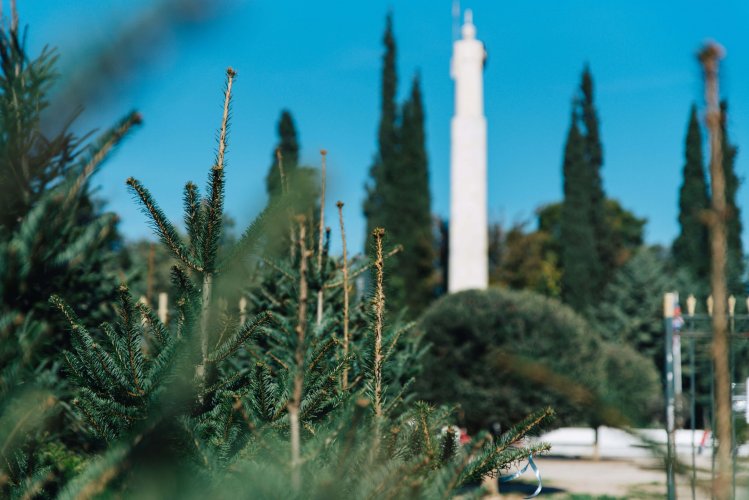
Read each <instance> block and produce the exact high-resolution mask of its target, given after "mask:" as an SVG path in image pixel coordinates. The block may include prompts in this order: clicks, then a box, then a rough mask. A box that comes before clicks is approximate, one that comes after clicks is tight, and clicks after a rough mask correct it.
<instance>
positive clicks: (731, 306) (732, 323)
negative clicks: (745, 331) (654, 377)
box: [728, 295, 736, 498]
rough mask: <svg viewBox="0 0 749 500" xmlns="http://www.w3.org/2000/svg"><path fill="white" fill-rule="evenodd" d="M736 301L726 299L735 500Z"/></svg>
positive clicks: (734, 490) (732, 471)
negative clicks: (734, 385) (734, 396)
mask: <svg viewBox="0 0 749 500" xmlns="http://www.w3.org/2000/svg"><path fill="white" fill-rule="evenodd" d="M735 307H736V299H735V298H734V296H733V295H731V296H730V297H729V298H728V313H729V314H730V322H729V324H728V355H729V363H730V365H729V366H730V368H729V370H730V371H729V373H730V376H731V379H730V381H729V382H730V383H729V387H730V388H731V498H736V425H735V424H736V422H735V419H734V413H733V392H734V391H733V383H734V382H733V381H734V380H736V373H735V371H736V364H735V362H734V352H733V351H734V349H733V335H734V332H735V331H736V323H735V321H736V319H735V316H734V310H735Z"/></svg>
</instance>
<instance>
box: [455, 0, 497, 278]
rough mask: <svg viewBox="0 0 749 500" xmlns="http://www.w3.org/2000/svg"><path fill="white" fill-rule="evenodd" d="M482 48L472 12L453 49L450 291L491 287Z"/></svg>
mask: <svg viewBox="0 0 749 500" xmlns="http://www.w3.org/2000/svg"><path fill="white" fill-rule="evenodd" d="M485 60H486V51H485V50H484V44H483V43H481V42H480V41H479V40H476V27H475V26H474V25H473V15H472V13H471V11H470V10H467V11H466V13H465V19H464V23H463V27H462V28H461V38H460V39H458V40H456V41H455V43H454V44H453V58H452V62H451V68H450V73H451V76H452V78H453V80H455V115H454V116H453V119H452V124H451V144H450V261H449V272H448V290H449V292H451V293H452V292H457V291H460V290H468V289H471V288H479V289H485V288H486V287H487V286H488V283H489V257H488V244H489V243H488V232H489V229H488V225H487V205H486V192H487V187H486V117H485V116H484V74H483V73H484V61H485Z"/></svg>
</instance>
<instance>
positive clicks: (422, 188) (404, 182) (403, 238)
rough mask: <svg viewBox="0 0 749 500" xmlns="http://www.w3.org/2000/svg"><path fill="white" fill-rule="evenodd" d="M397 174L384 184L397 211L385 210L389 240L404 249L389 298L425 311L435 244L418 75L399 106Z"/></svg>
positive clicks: (431, 288) (397, 260) (431, 289)
mask: <svg viewBox="0 0 749 500" xmlns="http://www.w3.org/2000/svg"><path fill="white" fill-rule="evenodd" d="M400 145H401V146H400V155H399V168H398V175H397V177H395V178H393V183H392V185H390V186H388V190H390V191H391V192H392V194H393V200H395V201H397V203H398V206H397V209H394V210H393V211H390V212H388V213H386V214H385V217H386V223H387V224H388V225H387V227H388V228H390V233H391V239H392V240H393V241H394V242H397V243H399V244H402V245H403V247H404V250H403V252H402V253H401V254H399V255H396V256H395V257H394V263H393V264H392V269H393V273H392V278H391V280H390V282H389V285H390V286H389V288H390V289H391V295H390V300H391V302H393V303H394V304H396V305H397V306H402V305H407V306H408V307H409V309H410V310H411V312H413V313H418V312H420V311H421V310H422V309H424V308H425V307H426V306H427V305H428V303H429V301H430V299H431V298H432V297H433V295H434V246H433V242H432V227H431V201H430V196H429V171H428V159H427V153H426V145H425V134H424V107H423V104H422V98H421V86H420V83H419V78H418V77H416V78H414V80H413V84H412V87H411V94H410V96H409V98H408V100H407V101H406V102H405V103H404V105H403V108H402V124H401V127H400Z"/></svg>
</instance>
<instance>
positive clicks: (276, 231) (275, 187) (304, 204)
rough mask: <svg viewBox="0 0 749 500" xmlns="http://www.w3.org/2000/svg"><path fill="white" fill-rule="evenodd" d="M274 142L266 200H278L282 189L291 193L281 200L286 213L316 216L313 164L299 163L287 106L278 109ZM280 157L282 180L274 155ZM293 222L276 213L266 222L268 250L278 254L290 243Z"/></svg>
mask: <svg viewBox="0 0 749 500" xmlns="http://www.w3.org/2000/svg"><path fill="white" fill-rule="evenodd" d="M277 131H278V143H277V144H276V147H275V148H273V153H272V155H273V156H272V158H273V160H272V162H271V166H270V169H269V170H268V175H266V177H265V188H266V192H267V193H268V201H269V203H275V202H279V200H280V199H281V195H282V193H283V192H284V191H286V192H288V193H291V194H292V195H291V196H289V197H288V199H287V200H286V201H285V203H287V204H288V208H289V214H295V213H301V214H305V215H310V220H316V219H315V217H316V215H315V214H317V213H318V212H319V208H316V207H319V205H317V200H318V198H319V191H320V181H319V176H318V171H317V169H315V168H312V167H307V166H302V165H300V164H299V149H300V146H299V139H298V136H297V130H296V126H295V124H294V118H293V116H292V115H291V112H290V111H289V110H286V109H284V110H283V111H281V117H280V118H279V120H278V127H277ZM279 155H280V157H281V162H282V163H281V166H282V167H283V175H284V180H283V183H282V182H281V169H280V168H279V163H278V158H279ZM292 226H293V224H292V222H291V221H289V220H288V217H285V216H280V219H279V220H278V221H277V223H276V224H272V225H270V227H269V229H268V233H267V234H266V238H267V240H268V241H269V242H270V244H269V250H270V252H271V253H272V254H276V255H277V254H278V252H279V251H280V249H281V248H287V247H288V245H289V243H290V234H291V233H290V231H291V228H292Z"/></svg>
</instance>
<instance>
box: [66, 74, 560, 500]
mask: <svg viewBox="0 0 749 500" xmlns="http://www.w3.org/2000/svg"><path fill="white" fill-rule="evenodd" d="M233 81H234V72H233V71H231V70H229V72H228V77H227V88H226V98H225V101H224V114H223V119H222V125H221V129H220V133H219V147H218V154H217V158H216V161H215V164H214V166H213V168H212V169H211V173H210V176H209V185H208V194H207V195H206V196H204V197H201V196H200V195H199V193H198V190H197V188H196V187H195V185H194V184H192V183H188V184H187V186H186V188H185V225H186V227H187V233H188V238H187V241H184V240H183V239H182V238H181V237H180V235H179V234H178V233H177V231H176V229H175V228H174V227H173V225H172V224H171V223H170V222H169V221H168V220H167V219H166V217H165V216H164V214H163V213H162V212H161V210H160V209H159V207H158V205H157V204H156V202H155V201H154V200H153V198H152V197H151V195H150V194H149V193H148V191H147V190H146V189H145V188H144V187H143V186H142V185H141V184H140V183H139V182H138V181H136V180H134V179H129V180H128V184H129V185H130V187H131V189H132V191H133V192H134V193H135V195H136V196H137V198H138V200H139V201H140V203H141V205H142V207H143V209H144V211H145V212H146V213H147V215H148V217H149V218H150V220H151V223H152V225H153V226H154V228H155V230H156V232H157V233H158V234H159V236H160V238H161V240H162V242H163V244H164V245H165V246H166V247H168V248H169V249H170V250H171V252H172V253H173V255H174V257H175V258H176V259H177V260H178V261H179V263H180V264H179V265H178V266H176V267H175V268H174V270H173V276H174V282H175V286H176V289H177V314H176V316H175V319H174V320H173V322H172V323H171V324H169V325H163V324H161V323H160V322H159V319H158V318H157V317H156V316H155V315H154V314H153V312H152V311H151V310H150V308H149V307H148V306H146V305H143V304H139V303H135V302H134V301H133V300H132V298H131V297H130V295H129V293H128V291H127V290H126V289H125V288H124V287H121V288H120V289H119V294H120V305H119V307H118V312H119V315H120V319H119V321H118V322H116V323H112V324H104V325H103V326H102V327H101V329H100V330H101V331H93V330H90V329H87V328H86V327H85V325H84V324H83V323H82V322H81V321H80V320H79V319H78V318H77V317H76V315H75V313H74V311H73V310H72V308H71V307H69V306H68V305H67V304H65V303H64V302H63V301H62V300H61V299H59V298H53V299H52V301H53V303H54V304H55V305H56V306H57V307H58V308H59V309H60V310H61V311H62V312H63V313H64V315H65V316H66V317H67V318H68V320H69V321H70V324H71V327H72V332H71V334H72V337H73V342H72V349H71V350H70V351H69V352H68V353H66V361H67V363H68V366H69V370H70V374H71V376H72V377H73V378H74V379H75V380H76V381H77V384H78V386H79V391H78V400H77V401H76V406H77V408H78V409H79V411H80V414H81V417H82V418H83V419H84V420H85V421H86V422H87V424H88V426H89V429H90V431H91V432H92V433H93V434H94V435H96V436H98V437H99V438H101V442H102V445H101V446H99V447H98V448H96V449H97V450H98V453H97V455H96V456H95V457H91V459H90V460H89V461H88V462H87V464H86V466H85V468H84V470H83V471H82V472H81V474H80V475H79V476H77V477H76V478H75V479H73V480H72V481H71V482H70V483H68V484H67V485H66V487H65V489H64V490H63V491H62V495H61V496H62V498H75V497H79V496H83V497H87V496H94V495H97V494H105V495H127V496H132V497H141V496H143V497H151V498H156V497H179V498H205V497H206V496H207V495H210V496H218V497H221V498H225V497H226V498H228V497H233V496H236V494H237V491H243V492H245V493H244V494H245V495H247V496H251V497H253V498H320V499H323V498H360V497H381V496H387V497H391V498H434V497H435V496H440V497H451V496H454V495H456V494H458V493H459V491H460V488H462V487H464V486H466V485H469V484H471V483H475V482H476V481H480V480H481V479H482V478H483V477H486V476H487V475H490V474H493V473H496V472H497V471H499V470H501V469H504V468H507V467H508V466H509V465H510V464H512V463H515V462H517V461H520V460H522V459H525V458H527V457H529V456H531V455H532V454H535V453H540V452H543V451H544V450H546V449H548V446H547V445H545V444H533V445H530V446H518V445H519V441H520V440H521V439H522V438H523V437H524V436H525V435H526V434H527V433H528V432H530V431H532V430H533V429H535V428H536V427H537V426H538V425H539V423H540V422H542V421H543V420H546V419H547V418H548V417H549V416H550V414H551V411H550V410H541V411H539V412H537V413H535V414H534V415H532V416H530V417H529V418H528V419H527V420H525V421H523V422H521V423H519V424H518V425H517V426H514V427H513V428H512V429H510V430H509V431H508V432H507V433H505V434H504V435H503V436H501V437H500V438H499V439H498V440H492V439H491V438H490V437H489V436H488V435H487V434H480V435H479V436H478V437H477V438H476V439H475V440H474V441H473V442H472V443H471V445H470V446H469V448H467V449H462V448H461V447H460V446H459V445H458V443H457V441H456V439H457V435H456V434H455V432H454V431H453V430H451V429H449V428H446V426H447V424H449V423H450V421H449V417H448V411H447V410H446V409H444V408H439V409H437V408H432V407H430V406H428V405H426V404H423V403H418V404H410V403H409V401H410V398H409V391H408V387H409V379H410V377H408V369H410V368H411V367H412V366H413V365H414V364H415V360H417V359H418V356H419V354H420V351H419V350H418V349H414V348H410V347H407V346H409V345H411V346H414V345H415V342H414V340H415V339H414V338H413V337H412V336H411V334H410V331H411V330H410V325H403V326H401V325H400V324H399V323H398V321H394V322H388V321H387V320H386V317H385V314H384V306H385V300H386V295H385V291H384V290H385V289H384V274H385V263H386V260H387V257H388V255H389V254H390V252H386V251H385V250H384V249H383V230H381V229H378V230H376V231H375V232H374V234H373V241H374V245H375V246H374V251H373V252H372V254H373V256H374V261H373V262H372V263H362V265H361V266H356V265H354V264H353V262H352V261H349V260H347V259H345V258H344V259H343V260H342V261H337V260H335V259H331V258H330V257H329V256H328V252H327V248H328V245H327V243H326V244H323V245H322V246H321V245H319V240H318V239H317V238H318V234H319V232H317V231H314V230H310V228H309V221H308V220H307V218H306V217H305V215H304V214H296V216H295V217H294V219H293V222H294V226H293V227H294V228H295V230H296V235H295V244H296V248H295V249H294V250H293V251H292V250H291V249H289V252H288V254H287V255H286V256H285V257H284V258H282V259H280V260H278V261H274V260H271V259H270V258H268V257H265V258H263V257H262V255H260V258H259V259H258V258H257V257H258V255H257V254H258V253H259V252H260V249H261V248H262V246H263V240H264V238H265V236H264V234H265V233H264V230H265V227H266V226H267V225H268V224H272V223H273V220H274V217H273V216H274V214H273V211H274V210H277V211H279V212H280V213H281V214H282V215H283V216H285V215H287V214H288V210H287V209H288V206H284V204H283V203H281V204H280V205H279V204H273V203H272V204H270V205H269V208H268V209H266V211H265V212H263V213H262V214H261V215H260V216H259V218H258V220H256V221H255V222H254V223H253V224H252V225H251V226H250V227H249V228H248V229H247V231H246V232H245V233H244V235H243V236H242V237H241V238H240V240H239V241H238V242H237V244H236V246H235V247H234V248H232V249H230V250H228V251H227V252H225V254H226V257H225V258H224V259H217V251H216V249H217V247H218V242H219V241H220V235H221V232H222V225H221V220H222V218H221V215H222V207H223V187H224V153H225V151H226V137H227V136H226V133H227V129H228V116H229V103H230V96H231V89H232V85H233ZM289 196H291V194H289ZM281 201H282V202H283V201H284V200H281ZM318 223H320V221H318ZM341 225H342V224H341ZM313 229H314V226H313ZM315 243H317V244H315ZM320 248H322V251H323V254H319V253H317V252H319V251H320ZM344 248H345V240H344ZM253 256H254V257H255V259H254V260H255V264H251V263H250V262H248V261H250V260H252V259H251V257H253ZM318 263H319V264H318ZM367 269H374V276H373V278H372V282H373V284H374V285H373V287H374V294H373V297H372V299H371V300H370V301H363V302H361V303H360V304H359V305H357V303H356V299H354V301H353V304H351V303H350V301H349V300H348V298H349V295H350V294H351V293H352V290H351V289H352V286H351V285H352V284H353V281H352V280H353V279H355V278H356V276H357V275H358V274H361V273H363V272H365V271H366V270H367ZM248 273H249V276H248ZM256 273H267V274H264V275H258V274H256ZM238 282H239V283H240V284H241V286H246V284H247V283H252V284H255V285H257V286H255V287H252V288H251V289H250V290H247V291H245V293H244V295H245V296H244V299H245V300H244V301H243V304H245V305H240V306H239V307H236V306H234V305H232V304H233V302H229V300H228V299H227V298H231V297H233V296H235V294H234V290H233V287H235V286H237V283H238ZM320 289H322V290H323V291H324V292H325V294H324V298H325V301H326V302H324V303H323V314H322V316H321V317H320V316H318V315H316V314H314V310H315V307H316V306H317V304H318V303H319V302H318V300H317V299H316V295H317V293H316V292H318V291H319V290H320ZM341 302H342V303H343V305H342V306H341ZM352 305H353V307H351V306H352ZM357 311H359V312H357ZM318 318H319V319H318ZM404 346H406V347H405V348H404ZM103 443H106V446H104V445H103ZM404 478H405V479H406V480H404Z"/></svg>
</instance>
